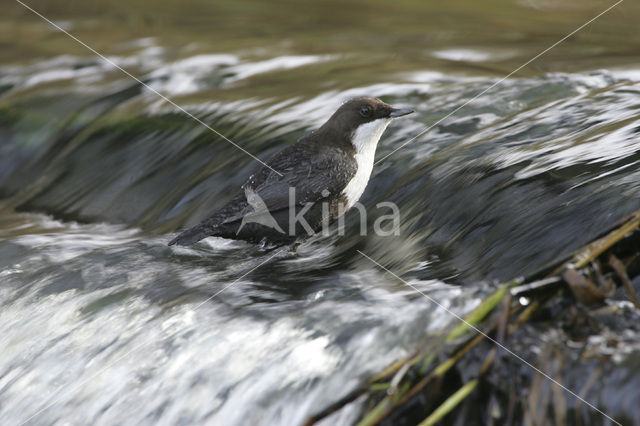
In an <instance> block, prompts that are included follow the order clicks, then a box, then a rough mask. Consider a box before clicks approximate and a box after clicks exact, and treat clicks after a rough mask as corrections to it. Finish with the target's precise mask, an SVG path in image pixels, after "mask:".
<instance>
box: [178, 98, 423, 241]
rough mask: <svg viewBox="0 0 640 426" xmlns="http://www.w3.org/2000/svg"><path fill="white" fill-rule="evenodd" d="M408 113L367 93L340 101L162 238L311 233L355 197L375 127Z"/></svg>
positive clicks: (367, 171)
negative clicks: (204, 211)
mask: <svg viewBox="0 0 640 426" xmlns="http://www.w3.org/2000/svg"><path fill="white" fill-rule="evenodd" d="M412 112H413V111H412V110H410V109H400V108H393V107H392V106H391V105H388V104H386V103H384V102H382V101H381V100H379V99H374V98H356V99H351V100H349V101H347V102H345V103H344V104H342V105H341V106H340V108H338V110H337V111H336V112H335V113H334V114H333V115H332V116H331V118H329V120H327V122H326V123H324V124H323V125H322V126H321V127H320V128H319V129H317V130H314V131H312V132H311V133H309V134H307V135H305V136H303V137H302V138H300V139H299V140H298V141H297V142H296V143H295V144H293V145H291V146H289V147H287V148H285V149H283V150H282V151H280V152H279V153H277V154H276V155H275V156H274V157H273V158H271V160H269V161H268V164H269V166H270V167H271V168H269V167H266V166H262V168H261V169H260V170H258V171H257V172H256V173H255V174H253V175H252V176H251V177H250V178H249V179H248V180H247V182H246V183H245V184H244V185H243V186H242V189H243V190H242V191H241V192H240V193H239V194H238V195H236V196H235V197H234V198H233V199H231V201H229V202H228V203H227V204H226V205H225V206H224V207H222V208H221V209H220V210H218V211H217V212H215V213H213V215H211V216H210V217H209V218H207V219H205V220H204V221H202V222H201V223H200V224H198V225H196V226H194V227H192V228H189V229H187V230H186V231H184V232H182V233H181V234H180V235H178V236H177V237H176V238H174V239H173V240H172V241H171V242H170V243H169V245H173V244H179V245H183V246H186V245H190V244H193V243H195V242H197V241H200V240H201V239H203V238H206V237H210V236H216V237H223V238H231V239H236V240H244V241H249V242H253V243H259V242H267V243H269V244H275V245H281V244H290V243H292V242H295V241H296V240H299V239H301V238H303V237H307V236H309V235H312V234H313V233H315V232H317V231H319V230H320V229H321V228H322V227H323V225H328V224H329V223H330V222H332V221H334V220H336V219H337V218H338V217H340V216H341V215H342V214H344V213H345V212H346V210H348V209H349V208H350V207H352V206H353V205H354V204H355V203H356V202H357V201H358V200H359V199H360V196H361V195H362V193H363V192H364V189H365V188H366V186H367V183H368V182H369V177H370V176H371V170H372V169H373V160H374V156H375V153H376V146H377V145H378V141H379V140H380V137H381V136H382V133H383V132H384V130H385V129H386V128H387V126H388V125H389V123H390V122H391V120H392V119H394V118H396V117H402V116H403V115H407V114H411V113H412ZM272 168H273V169H275V170H277V171H278V172H279V173H280V174H278V173H276V172H274V171H273V170H272Z"/></svg>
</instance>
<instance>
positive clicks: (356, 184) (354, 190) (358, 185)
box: [343, 118, 391, 208]
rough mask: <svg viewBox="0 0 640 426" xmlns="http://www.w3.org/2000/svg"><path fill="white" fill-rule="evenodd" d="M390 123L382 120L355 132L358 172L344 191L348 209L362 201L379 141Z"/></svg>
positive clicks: (370, 123)
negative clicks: (361, 197)
mask: <svg viewBox="0 0 640 426" xmlns="http://www.w3.org/2000/svg"><path fill="white" fill-rule="evenodd" d="M390 122H391V119H390V118H381V119H378V120H375V121H371V122H369V123H366V124H362V125H360V126H358V128H357V129H356V131H355V132H354V134H353V139H352V143H353V147H354V148H355V150H356V162H357V164H358V170H357V171H356V174H355V176H353V178H352V179H351V180H350V181H349V183H348V184H347V186H346V187H345V188H344V191H343V194H344V195H345V196H346V197H347V208H350V207H352V206H353V205H354V204H355V203H356V202H357V201H358V200H359V199H360V196H361V195H362V193H363V192H364V189H365V188H366V187H367V183H368V182H369V177H370V176H371V171H372V170H373V160H374V158H375V155H376V147H377V146H378V141H379V140H380V137H381V136H382V133H384V130H385V129H386V128H387V126H388V125H389V123H390Z"/></svg>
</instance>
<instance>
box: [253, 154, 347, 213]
mask: <svg viewBox="0 0 640 426" xmlns="http://www.w3.org/2000/svg"><path fill="white" fill-rule="evenodd" d="M296 158H297V161H295V162H291V163H289V164H287V166H286V167H281V168H280V169H277V170H278V171H280V173H281V174H282V176H278V175H277V174H276V173H275V172H271V173H270V174H269V175H268V177H267V178H266V179H264V180H263V181H262V182H260V183H259V184H255V185H254V184H252V182H251V179H250V180H249V181H248V182H247V184H246V185H245V189H246V188H248V189H249V190H252V191H254V192H255V194H257V195H258V196H259V197H260V199H261V200H262V201H263V202H264V204H265V205H266V207H267V208H268V209H269V211H270V212H277V211H279V210H283V209H288V208H289V205H290V203H292V202H293V196H295V204H296V205H305V204H307V203H315V202H318V201H320V200H322V199H325V198H327V197H330V196H337V195H338V194H339V193H341V192H342V190H343V189H344V188H345V186H347V184H348V183H349V181H350V180H351V179H352V178H353V176H354V175H355V174H356V171H357V168H358V164H357V162H356V160H355V158H354V157H353V155H350V154H349V153H346V152H344V151H343V150H341V149H340V148H337V147H335V148H334V147H325V148H324V149H322V150H321V151H320V152H315V153H313V155H310V156H309V157H307V158H304V157H303V158H301V156H297V157H296Z"/></svg>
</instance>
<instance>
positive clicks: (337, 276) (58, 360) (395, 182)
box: [0, 1, 640, 424]
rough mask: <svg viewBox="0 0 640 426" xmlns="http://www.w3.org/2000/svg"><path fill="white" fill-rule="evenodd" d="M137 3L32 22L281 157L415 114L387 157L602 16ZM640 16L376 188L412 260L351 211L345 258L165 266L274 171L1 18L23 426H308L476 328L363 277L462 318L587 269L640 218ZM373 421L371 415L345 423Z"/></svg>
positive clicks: (102, 69) (491, 103)
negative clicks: (340, 123) (510, 288)
mask: <svg viewBox="0 0 640 426" xmlns="http://www.w3.org/2000/svg"><path fill="white" fill-rule="evenodd" d="M115 3H116V4H115V5H113V7H114V9H106V10H105V9H102V7H103V6H100V7H98V6H95V8H96V9H95V10H92V9H91V7H89V6H87V5H83V4H81V3H79V2H78V4H77V5H75V6H76V7H75V9H73V13H70V12H69V11H65V10H59V9H55V8H53V7H52V6H47V5H44V4H40V2H34V7H41V8H42V11H43V13H45V12H46V13H45V14H47V16H52V18H53V19H54V20H55V22H57V23H58V24H59V25H61V26H63V27H64V28H66V29H68V30H70V31H71V32H73V33H74V34H76V35H77V36H79V37H80V38H81V39H83V40H86V41H87V42H88V43H89V44H91V45H92V46H95V47H96V48H97V49H98V50H100V51H101V52H105V54H106V55H107V56H108V57H109V59H110V60H111V61H113V62H115V63H116V64H118V65H119V66H122V67H124V68H126V69H127V70H128V71H130V72H131V73H132V74H134V75H136V76H138V77H139V78H140V79H141V80H142V81H144V83H145V84H148V85H149V86H150V87H151V88H153V89H154V90H157V91H159V92H161V93H163V94H165V95H166V96H169V97H171V98H172V99H174V100H175V101H176V102H177V103H179V104H180V105H181V106H184V108H185V109H186V110H188V111H189V112H191V113H193V114H194V115H196V116H197V117H198V118H200V119H202V120H203V121H205V122H206V123H207V124H209V125H210V126H211V127H213V128H214V129H216V130H217V131H219V132H220V133H222V134H224V135H225V136H226V137H228V138H230V139H231V140H233V141H235V142H237V143H238V144H239V145H240V146H242V147H243V148H245V149H246V150H248V151H249V152H251V153H253V154H255V155H257V156H259V157H260V158H262V159H267V158H269V156H270V155H272V154H274V153H275V152H277V151H278V150H280V149H281V148H283V147H284V146H286V145H288V144H291V143H293V142H294V141H295V140H296V139H297V138H298V137H299V136H301V135H302V134H303V133H304V132H306V131H309V130H311V129H313V128H314V127H316V126H318V125H319V124H320V123H322V122H323V120H325V119H326V118H327V117H328V116H329V115H330V114H331V112H333V110H335V109H336V108H337V106H338V105H339V104H340V103H341V102H342V101H343V100H345V99H348V98H349V97H352V96H357V95H369V96H375V97H381V98H383V99H384V100H385V101H387V102H389V103H391V104H393V105H398V106H409V107H411V108H413V109H415V110H416V113H415V114H413V115H410V116H408V117H405V118H403V119H402V120H397V121H395V122H394V123H393V124H392V126H391V127H390V128H389V129H388V130H387V132H386V133H385V135H384V137H383V140H382V141H381V144H380V146H379V149H378V158H383V157H384V156H385V155H386V154H389V153H391V152H392V151H393V150H394V148H396V147H398V146H400V145H401V144H402V143H404V142H405V141H407V140H408V139H410V138H412V137H414V136H415V135H417V134H419V133H420V132H421V131H423V130H424V129H426V128H427V127H428V126H430V125H431V124H432V123H435V122H436V121H437V120H439V119H440V118H442V117H444V116H445V115H447V114H448V113H450V112H451V111H453V110H455V109H456V108H458V107H460V106H462V105H463V104H465V102H467V101H468V100H469V99H471V98H472V97H474V96H475V95H476V94H478V93H481V92H482V91H484V90H485V89H488V88H490V87H491V86H492V85H493V84H494V83H496V82H499V80H500V78H501V77H502V76H504V75H506V74H507V73H508V72H510V71H511V70H512V69H514V68H516V66H518V65H519V64H521V63H523V62H525V61H526V60H527V59H529V58H530V57H532V56H534V55H535V54H536V53H537V52H539V51H541V50H542V49H544V48H545V47H547V46H548V45H550V44H552V43H553V42H555V41H556V40H558V39H559V38H561V37H562V36H563V35H564V34H567V33H568V32H570V31H571V30H573V29H574V28H576V27H577V26H579V25H580V24H582V23H583V22H584V21H586V20H587V19H589V18H590V17H592V16H594V15H595V14H596V13H598V12H599V11H601V10H603V9H604V8H605V7H606V6H607V5H600V4H595V3H594V4H591V3H590V4H589V6H585V5H581V6H579V5H573V6H571V7H570V6H567V7H566V8H564V9H563V8H558V9H554V8H553V7H552V6H551V5H549V4H546V3H542V2H523V3H522V4H511V3H509V4H506V3H505V4H502V6H501V7H502V9H500V10H503V11H504V15H503V16H500V17H493V15H492V14H491V10H479V9H476V8H477V6H474V4H473V3H468V4H467V3H466V2H461V3H460V5H458V6H459V8H458V7H457V6H456V5H450V6H449V7H450V9H447V7H445V6H434V5H431V6H423V5H422V6H421V5H413V6H411V5H405V4H403V5H402V6H400V5H399V6H398V7H397V9H394V10H393V11H392V12H390V14H389V15H386V13H387V10H386V9H384V7H385V3H378V2H373V3H372V4H371V5H370V6H367V7H365V6H364V5H363V4H362V3H359V2H352V3H345V4H338V3H336V4H333V5H330V6H327V5H324V6H319V5H313V6H309V10H308V11H306V12H305V14H304V15H295V18H293V17H292V15H290V14H287V13H285V12H282V13H276V11H277V10H284V9H282V7H284V6H286V7H288V8H295V7H296V6H295V5H293V4H290V5H287V4H286V2H284V1H282V2H279V3H278V5H279V6H280V8H278V7H274V8H268V7H266V6H264V5H262V6H260V5H259V4H255V3H247V5H248V6H247V8H246V9H245V8H243V7H242V6H239V5H238V4H236V3H233V5H232V3H231V2H228V3H229V4H227V5H223V6H219V10H218V9H216V10H214V9H209V8H213V6H207V5H204V4H200V3H198V2H195V1H193V2H191V3H188V4H190V5H191V6H192V7H191V8H190V9H187V8H185V9H184V10H182V9H179V4H178V3H177V2H176V3H174V2H168V3H166V4H165V5H163V6H162V7H159V8H158V10H156V9H155V8H154V6H151V5H148V4H147V2H144V1H137V2H133V4H132V5H131V6H132V8H131V10H130V11H128V12H127V13H126V14H124V16H126V17H127V19H124V23H121V21H120V20H119V19H120V17H121V16H122V15H121V13H124V12H122V8H123V7H124V4H125V3H124V2H122V3H123V4H119V2H115ZM129 3H131V2H127V3H126V5H127V6H129ZM387 7H392V6H387ZM440 7H442V8H440ZM620 7H626V5H625V6H620ZM628 7H629V9H628V11H627V12H626V13H623V12H620V13H617V14H614V17H613V18H602V19H603V21H602V24H598V23H595V24H594V27H595V28H599V30H598V29H594V30H593V31H591V32H588V33H587V34H585V35H584V37H585V38H584V39H578V40H577V41H568V42H567V43H574V44H573V45H571V46H570V48H567V47H565V46H561V47H558V49H559V50H558V52H560V53H562V54H558V53H555V55H556V56H554V53H553V52H552V53H550V54H549V55H551V58H552V59H548V60H545V58H541V59H540V65H539V66H538V67H535V66H533V65H532V66H531V67H528V68H527V69H525V70H523V72H522V73H521V74H517V75H515V76H513V77H511V78H509V79H507V80H505V81H502V82H500V83H499V84H498V85H497V86H495V87H494V88H491V89H490V90H489V91H487V92H486V93H485V94H483V95H482V96H480V97H478V98H477V99H476V100H473V101H472V102H470V103H469V104H468V105H466V106H464V108H462V109H460V110H459V111H458V112H456V113H455V114H454V115H453V116H451V117H449V118H447V119H446V120H444V121H443V122H442V123H440V124H437V125H436V126H435V127H434V128H433V129H431V130H430V131H428V132H427V133H425V134H424V135H422V136H420V137H419V138H417V139H416V140H415V141H413V142H412V143H410V144H409V145H407V146H406V147H404V148H402V149H400V150H398V151H397V152H395V153H393V154H392V155H391V156H389V157H388V158H386V159H385V160H384V161H382V162H381V163H380V164H378V165H377V166H376V168H375V169H374V176H373V178H372V180H371V182H370V184H369V186H368V188H367V190H366V192H365V194H364V196H363V198H362V200H361V201H362V202H363V203H364V204H365V206H367V207H368V210H369V218H368V219H369V221H368V227H369V228H371V224H372V223H373V221H374V220H375V218H376V215H379V214H380V213H382V212H380V211H377V210H376V209H375V206H376V204H377V203H379V202H382V201H393V202H395V203H396V204H397V205H398V206H399V208H400V212H401V220H402V222H401V232H400V235H399V236H392V237H381V236H376V235H373V234H371V233H370V234H369V235H366V236H361V235H359V229H360V223H359V221H358V215H357V214H354V213H353V212H350V214H349V215H348V217H347V220H346V231H345V234H346V235H344V236H340V235H338V232H336V231H334V232H333V234H332V235H330V236H328V237H318V238H314V239H312V240H311V241H309V242H307V243H305V244H304V245H303V246H301V247H300V248H299V250H298V253H297V254H296V255H292V254H290V253H286V252H285V253H281V252H279V251H277V250H275V251H273V250H272V251H264V250H262V249H260V248H259V247H254V246H251V245H248V244H244V243H238V242H231V241H226V240H221V239H208V240H205V241H203V242H202V243H199V244H197V245H195V246H193V247H189V248H181V247H178V248H175V247H171V248H170V247H167V246H166V243H167V242H168V241H169V239H170V238H171V236H172V235H173V234H172V233H173V232H176V231H177V230H179V229H181V228H183V227H186V226H189V225H192V224H194V223H197V222H198V221H199V220H201V219H202V218H204V217H205V216H206V215H207V214H208V213H209V212H211V211H213V210H214V209H216V208H217V207H219V206H221V205H222V204H223V203H224V202H225V201H226V200H227V199H229V197H230V196H232V195H233V194H234V191H237V189H238V188H239V186H240V185H241V184H242V183H243V182H244V180H245V179H246V178H247V177H248V176H249V175H250V174H251V173H252V171H254V170H255V169H256V167H257V166H258V164H257V163H256V162H255V161H254V160H253V159H252V158H251V157H249V156H247V155H245V154H244V153H242V152H241V151H239V150H238V149H237V148H235V147H233V146H232V145H231V144H229V143H227V142H225V141H223V140H222V139H220V138H219V137H218V136H216V135H215V134H213V133H212V132H211V131H209V130H208V129H206V128H204V127H203V126H201V125H200V124H198V123H197V122H195V121H193V120H192V119H190V118H189V117H187V116H186V115H185V114H183V113H182V112H181V111H178V110H177V109H176V108H174V107H173V106H172V105H170V104H167V103H166V102H165V101H163V100H162V99H161V98H159V97H158V96H157V94H155V93H153V91H151V90H149V89H148V88H145V87H144V86H142V85H141V84H139V83H137V82H136V81H134V80H133V79H131V78H129V77H127V76H126V75H124V74H122V73H121V72H120V71H118V70H116V69H115V68H114V67H113V66H111V65H109V64H107V63H105V62H103V61H101V60H100V59H99V58H97V57H95V56H92V54H91V53H90V52H88V51H86V50H84V48H82V47H81V46H78V45H77V44H75V42H74V41H73V40H71V39H69V38H68V37H66V36H64V35H61V34H59V33H58V32H56V31H55V30H53V29H51V28H50V27H47V26H46V25H45V24H44V23H43V22H41V21H39V20H38V18H36V17H34V16H32V15H29V14H28V12H27V11H25V10H24V9H23V8H21V7H20V6H19V5H16V6H15V8H14V7H13V6H12V7H10V8H9V11H10V12H9V15H8V17H5V18H2V19H1V20H0V23H1V25H0V33H1V34H2V35H3V37H5V38H4V39H3V40H9V41H8V42H7V43H5V44H6V49H5V50H4V51H3V53H2V55H0V195H2V200H1V201H0V343H1V346H2V350H1V351H0V419H2V421H1V423H2V424H20V423H22V422H25V421H28V423H29V424H52V423H56V424H252V423H260V424H299V423H301V422H302V421H303V420H304V419H305V418H306V417H308V416H309V415H311V414H313V413H315V412H317V411H318V410H320V409H322V408H324V407H325V406H326V405H328V404H330V403H331V402H333V401H335V400H336V399H337V398H338V397H340V396H342V395H344V394H346V393H347V392H348V391H349V390H350V389H353V388H354V387H355V386H357V385H358V384H359V383H360V381H361V380H362V379H363V378H365V377H366V376H367V374H370V373H373V372H375V371H377V370H379V369H381V368H383V367H384V366H386V365H387V364H388V363H390V362H392V361H394V360H397V359H399V358H400V357H402V356H403V355H406V354H408V353H410V352H411V351H412V350H413V349H414V348H415V346H416V343H417V342H418V341H419V340H420V339H421V338H423V337H424V336H426V335H429V334H431V333H439V332H441V331H442V330H443V329H445V328H446V327H448V326H449V325H451V324H454V320H453V319H452V318H451V316H450V315H448V314H446V313H444V312H443V311H442V310H439V309H438V308H437V307H435V306H433V305H432V304H431V303H430V302H429V301H428V300H426V299H425V298H424V297H422V296H420V295H419V294H418V293H417V292H416V291H415V290H414V289H412V288H410V287H408V286H406V285H404V284H402V283H401V282H400V281H398V280H396V279H394V278H393V277H392V276H390V275H388V274H385V273H384V272H383V271H381V270H380V269H379V268H377V267H376V266H375V265H374V264H373V263H372V262H371V261H369V260H367V259H366V258H364V257H363V256H362V255H361V254H360V253H359V252H358V251H362V252H363V253H365V254H367V255H368V256H370V257H371V258H372V259H375V260H376V261H378V262H380V263H381V264H383V265H385V266H386V267H388V268H389V269H391V270H392V271H393V272H394V273H397V274H398V275H401V276H403V277H404V278H405V279H406V280H408V281H410V283H411V284H412V285H413V286H415V287H416V288H418V289H419V290H420V291H423V292H425V293H428V294H429V295H430V296H431V297H433V298H434V299H436V300H438V301H439V302H440V303H442V304H443V305H444V306H446V307H447V308H449V309H452V310H453V311H455V312H458V313H463V312H467V311H468V310H470V309H471V308H472V307H473V306H475V305H476V304H477V303H478V301H479V300H480V298H481V297H482V296H483V295H486V294H487V292H488V291H490V290H491V288H492V287H493V286H494V284H495V282H499V281H504V280H509V279H512V278H514V277H518V276H522V275H526V274H528V273H531V272H533V271H535V270H537V269H538V268H540V267H542V266H543V265H545V264H547V263H548V262H550V261H552V260H554V259H558V258H560V257H562V256H564V255H567V254H569V253H571V251H572V250H575V249H576V248H578V247H580V246H581V245H583V244H585V243H586V242H588V241H589V240H590V239H592V238H594V237H595V236H596V235H598V234H599V233H600V232H602V231H603V230H604V229H606V228H608V227H609V226H610V225H612V224H613V223H615V222H616V221H618V220H619V219H621V218H623V217H624V216H625V215H627V214H629V213H630V212H632V211H634V210H636V209H637V208H638V206H639V203H638V198H639V196H640V172H638V170H639V168H638V164H639V162H640V154H639V151H638V143H637V141H638V139H639V136H640V116H639V111H640V64H638V63H637V62H635V63H634V61H635V60H636V59H637V58H634V57H632V56H631V55H630V52H631V51H632V47H633V46H635V47H637V37H638V35H637V31H632V28H635V22H636V21H637V20H635V19H632V18H631V17H632V16H635V17H636V18H637V17H638V14H637V6H634V5H631V4H630V5H628ZM336 9H337V10H339V11H340V12H342V13H343V14H342V15H341V14H340V13H335V10H336ZM99 13H102V14H103V18H104V19H102V20H99V21H96V20H95V16H97V15H96V14H99ZM612 13H613V12H612ZM550 14H553V16H554V19H553V20H551V21H549V20H548V17H549V16H550ZM634 14H635V15H634ZM310 15H315V16H318V17H319V19H325V20H327V22H324V23H322V24H321V23H319V22H316V21H314V20H312V19H311V18H309V16H310ZM287 16H288V18H287ZM434 16H435V17H438V19H436V18H433V20H432V21H431V22H429V23H428V24H424V21H425V20H427V17H434ZM630 16H631V17H630ZM207 17H209V18H207ZM348 17H351V19H356V18H357V19H363V22H361V23H359V24H358V25H352V22H353V21H349V18H348ZM365 18H366V19H365ZM527 18H529V19H527ZM155 19H157V21H156V20H155ZM515 19H517V22H518V23H519V25H517V24H516V23H515V22H514V20H515ZM545 19H547V20H545ZM358 22H359V21H358ZM630 22H633V26H631V25H627V24H629V23H630ZM460 23H462V24H464V25H465V26H464V28H465V30H463V29H461V27H460V26H459V25H457V24H460ZM541 23H544V25H543V27H544V28H547V30H548V31H547V33H545V34H543V35H538V36H536V31H535V29H536V28H538V26H539V25H541ZM421 25H422V26H421ZM425 25H427V26H426V28H427V29H425V28H424V26H425ZM597 25H601V26H600V27H597ZM625 25H627V26H625ZM18 28H20V32H17V29H18ZM488 28H493V29H495V30H499V31H490V30H488ZM465 31H467V32H468V33H467V32H465ZM585 31H586V30H585ZM3 43H4V41H3ZM634 43H635V44H634ZM612 46H616V47H615V49H614V48H613V47H612ZM637 353H638V352H637V351H629V352H628V353H625V356H624V359H636V360H637V356H638V355H637ZM633 357H635V358H633ZM637 382H638V378H637V377H636V378H635V382H634V383H637ZM612 386H613V385H612ZM623 407H626V408H623V409H620V410H628V411H626V412H625V413H626V415H627V416H628V418H634V419H638V421H640V413H638V411H637V410H638V408H637V407H635V406H633V404H627V405H626V406H625V405H624V404H623ZM604 408H606V407H604ZM358 413H359V407H358V405H357V404H353V405H352V406H350V407H349V409H347V410H344V411H343V412H341V413H339V414H338V415H337V417H334V418H332V419H331V421H330V422H337V423H342V424H348V423H350V422H352V421H353V419H355V418H357V415H358ZM600 420H602V419H600Z"/></svg>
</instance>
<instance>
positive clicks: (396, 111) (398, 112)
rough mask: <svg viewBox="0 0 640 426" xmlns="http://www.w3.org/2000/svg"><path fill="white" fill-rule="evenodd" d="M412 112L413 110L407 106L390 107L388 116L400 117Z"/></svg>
mask: <svg viewBox="0 0 640 426" xmlns="http://www.w3.org/2000/svg"><path fill="white" fill-rule="evenodd" d="M412 112H413V110H412V109H408V108H391V113H390V114H389V118H397V117H402V116H403V115H407V114H411V113H412Z"/></svg>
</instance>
